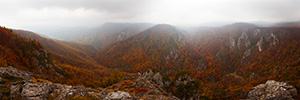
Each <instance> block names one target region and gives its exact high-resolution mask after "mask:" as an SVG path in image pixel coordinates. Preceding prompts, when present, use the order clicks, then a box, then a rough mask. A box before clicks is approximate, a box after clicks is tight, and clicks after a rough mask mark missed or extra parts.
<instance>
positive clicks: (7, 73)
mask: <svg viewBox="0 0 300 100" xmlns="http://www.w3.org/2000/svg"><path fill="white" fill-rule="evenodd" d="M32 76H33V74H32V73H31V72H27V71H22V70H19V69H16V68H14V67H11V66H8V67H0V77H16V78H22V79H25V80H30V77H32Z"/></svg>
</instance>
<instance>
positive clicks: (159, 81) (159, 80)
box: [152, 72, 164, 87]
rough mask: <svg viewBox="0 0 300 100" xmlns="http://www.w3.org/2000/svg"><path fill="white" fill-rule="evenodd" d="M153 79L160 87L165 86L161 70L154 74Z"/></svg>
mask: <svg viewBox="0 0 300 100" xmlns="http://www.w3.org/2000/svg"><path fill="white" fill-rule="evenodd" d="M152 80H153V81H154V82H156V84H157V85H159V86H160V87H163V86H164V83H163V79H162V76H161V75H160V73H159V72H158V73H156V74H155V75H154V76H153V78H152Z"/></svg>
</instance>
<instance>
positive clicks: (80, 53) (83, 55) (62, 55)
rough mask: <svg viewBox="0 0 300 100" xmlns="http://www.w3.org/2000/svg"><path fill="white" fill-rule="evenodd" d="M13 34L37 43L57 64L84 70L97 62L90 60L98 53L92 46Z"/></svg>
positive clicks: (25, 32)
mask: <svg viewBox="0 0 300 100" xmlns="http://www.w3.org/2000/svg"><path fill="white" fill-rule="evenodd" d="M13 32H15V33H17V34H19V35H20V36H22V37H25V38H30V39H33V40H36V41H38V42H39V43H41V44H42V45H43V47H44V48H45V49H46V50H48V51H49V52H50V53H52V56H53V57H54V58H55V59H57V61H59V62H62V63H66V64H69V65H73V66H78V67H79V66H80V67H86V68H88V67H92V66H95V65H97V62H95V61H94V60H93V59H92V58H91V56H92V55H94V54H95V53H96V52H98V50H97V49H96V48H94V47H93V46H90V45H85V44H80V43H72V42H66V41H60V40H54V39H50V38H44V37H41V36H39V35H38V34H36V33H33V32H30V31H24V30H13Z"/></svg>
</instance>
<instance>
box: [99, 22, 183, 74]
mask: <svg viewBox="0 0 300 100" xmlns="http://www.w3.org/2000/svg"><path fill="white" fill-rule="evenodd" d="M184 34H185V33H184V31H182V30H180V29H177V28H176V27H174V26H171V25H166V24H159V25H156V26H154V27H152V28H149V29H147V30H145V31H143V32H141V33H139V34H136V35H134V36H132V37H130V38H128V39H125V40H123V41H119V42H117V43H114V44H113V45H111V46H108V47H107V48H105V49H103V50H102V51H101V52H100V53H99V54H98V55H97V57H96V59H97V61H98V62H99V63H100V64H103V65H104V66H107V67H110V68H119V69H128V70H131V71H142V70H145V69H147V68H148V67H151V68H152V67H153V68H158V69H159V70H163V71H164V72H167V71H168V70H171V69H174V70H179V69H180V67H183V66H182V65H183V64H184V57H185V56H184V53H183V52H182V51H183V50H184V49H185V48H188V47H187V46H188V42H187V39H186V36H185V35H184ZM163 66H165V67H163ZM166 74H167V73H166Z"/></svg>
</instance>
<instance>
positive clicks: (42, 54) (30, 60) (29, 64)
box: [0, 27, 60, 78]
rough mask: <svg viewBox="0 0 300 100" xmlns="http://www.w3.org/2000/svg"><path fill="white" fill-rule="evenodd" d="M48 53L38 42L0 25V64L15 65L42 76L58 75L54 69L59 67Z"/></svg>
mask: <svg viewBox="0 0 300 100" xmlns="http://www.w3.org/2000/svg"><path fill="white" fill-rule="evenodd" d="M49 55H50V54H49V53H48V52H47V51H46V50H45V49H44V48H43V46H42V45H41V44H40V43H39V42H37V41H35V40H31V39H26V38H23V37H20V36H18V35H17V34H15V33H13V32H12V30H10V29H7V28H4V27H0V66H5V67H6V66H15V67H16V68H18V69H22V70H26V71H30V72H32V73H35V74H37V75H40V77H44V78H50V77H59V76H60V74H59V73H57V72H56V70H55V69H59V67H58V66H57V65H56V64H54V63H53V59H52V58H51V57H50V56H49Z"/></svg>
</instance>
